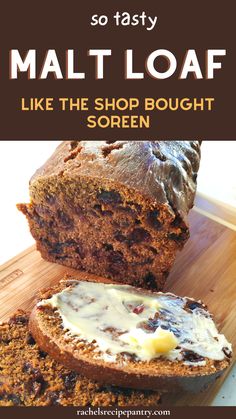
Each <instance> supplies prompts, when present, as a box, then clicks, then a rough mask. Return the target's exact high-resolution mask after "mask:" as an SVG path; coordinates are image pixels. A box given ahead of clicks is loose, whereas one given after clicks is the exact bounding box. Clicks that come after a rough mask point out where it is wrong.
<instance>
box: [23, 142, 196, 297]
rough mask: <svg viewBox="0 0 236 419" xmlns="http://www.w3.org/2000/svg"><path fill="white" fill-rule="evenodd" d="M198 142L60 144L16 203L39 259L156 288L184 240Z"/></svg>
mask: <svg viewBox="0 0 236 419" xmlns="http://www.w3.org/2000/svg"><path fill="white" fill-rule="evenodd" d="M199 158H200V142H198V141H114V142H112V143H110V142H109V141H72V142H71V141H65V142H63V143H62V144H61V145H60V146H59V147H58V148H57V150H56V151H55V153H54V154H53V155H52V157H51V158H50V159H49V160H48V161H47V162H46V163H45V165H44V166H43V167H41V168H40V169H39V170H38V171H37V172H36V173H35V175H34V176H33V178H32V179H31V181H30V199H31V201H30V203H29V204H19V205H18V208H19V209H20V210H21V211H22V212H23V213H24V214H25V215H26V217H27V219H28V221H29V226H30V230H31V233H32V235H33V237H34V238H35V240H36V242H37V248H38V250H39V251H40V252H41V255H42V257H43V258H45V259H47V260H49V261H52V262H58V263H61V264H63V265H66V266H69V267H72V268H77V269H83V270H85V271H87V272H91V273H96V274H97V275H100V276H103V277H106V278H111V279H113V280H115V281H124V282H125V283H129V284H131V285H135V286H141V287H145V288H150V289H151V288H153V289H159V290H161V289H162V288H163V285H164V282H165V279H166V278H167V276H168V273H169V271H170V269H171V266H172V264H173V262H174V260H175V256H176V252H177V250H178V249H181V248H182V247H183V245H184V243H185V242H186V240H187V239H188V237H189V229H188V221H187V214H188V212H189V209H190V208H191V207H192V206H193V200H194V195H195V190H196V178H197V172H198V168H199Z"/></svg>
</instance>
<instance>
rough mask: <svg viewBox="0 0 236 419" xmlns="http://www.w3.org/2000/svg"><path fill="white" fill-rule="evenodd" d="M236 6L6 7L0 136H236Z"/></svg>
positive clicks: (0, 35) (0, 37) (0, 39)
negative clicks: (235, 10) (235, 9)
mask: <svg viewBox="0 0 236 419" xmlns="http://www.w3.org/2000/svg"><path fill="white" fill-rule="evenodd" d="M233 9H234V2H232V1H225V2H223V3H221V2H215V1H210V0H209V1H207V2H206V1H200V0H199V1H198V2H189V1H187V0H186V1H184V0H182V1H178V2H174V1H165V2H157V1H149V2H146V1H135V2H127V1H122V0H121V1H112V2H111V1H108V0H107V1H105V0H100V1H98V2H94V1H86V2H78V1H67V2H58V1H50V2H49V1H40V2H32V1H31V2H29V1H22V2H14V3H7V2H5V5H3V4H2V5H1V25H0V43H1V60H0V89H1V90H0V91H1V101H0V111H1V128H0V139H32V140H33V139H67V138H70V139H73V138H82V139H107V138H108V139H127V138H129V139H145V138H149V139H172V138H173V139H179V138H180V139H195V138H203V139H235V138H236V128H235V104H234V102H235V100H234V86H235V34H234V27H235V22H234V20H235V12H234V10H233Z"/></svg>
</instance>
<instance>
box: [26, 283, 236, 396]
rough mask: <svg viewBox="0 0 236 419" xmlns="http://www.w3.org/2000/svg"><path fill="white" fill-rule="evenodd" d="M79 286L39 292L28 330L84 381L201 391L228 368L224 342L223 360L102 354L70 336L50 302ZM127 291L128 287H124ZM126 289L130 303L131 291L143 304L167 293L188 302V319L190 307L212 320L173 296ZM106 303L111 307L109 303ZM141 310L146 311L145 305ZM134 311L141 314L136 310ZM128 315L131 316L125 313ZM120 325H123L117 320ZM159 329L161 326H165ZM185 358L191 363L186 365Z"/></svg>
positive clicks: (192, 304)
mask: <svg viewBox="0 0 236 419" xmlns="http://www.w3.org/2000/svg"><path fill="white" fill-rule="evenodd" d="M89 282H90V281H88V283H89ZM78 284H82V282H80V281H79V282H78V281H61V283H60V284H59V285H57V286H56V287H54V288H51V289H48V290H46V291H45V292H42V294H41V296H40V300H39V302H38V304H37V305H36V306H35V307H34V309H33V311H32V313H31V316H30V321H29V328H30V330H31V333H32V335H33V336H34V338H35V340H36V341H37V343H38V345H39V346H40V347H41V348H42V349H43V350H44V351H46V352H48V353H49V354H50V355H51V357H52V358H54V359H56V360H57V361H59V362H61V363H62V364H63V365H65V366H66V367H67V368H70V369H71V370H74V371H77V372H79V373H81V374H83V375H84V376H86V377H88V378H92V379H94V380H98V381H99V382H101V383H106V384H111V385H117V386H121V387H127V388H134V389H146V390H160V391H182V390H184V391H191V392H199V391H201V390H204V389H205V388H206V387H208V385H209V384H210V383H211V382H213V381H214V380H215V379H216V378H218V377H219V376H220V375H221V374H222V373H223V372H224V370H225V369H226V368H227V366H228V365H229V362H230V356H231V352H230V348H231V347H230V344H228V347H225V348H223V352H224V354H223V357H222V359H214V357H213V359H211V358H210V357H202V356H201V357H199V356H198V354H196V353H194V352H193V351H190V350H188V351H186V352H187V354H186V356H187V358H185V359H180V360H178V359H174V360H171V359H170V357H169V359H168V357H166V356H165V355H163V354H162V355H161V356H158V357H154V358H153V359H151V360H149V361H147V360H141V359H138V357H137V354H132V353H131V352H132V351H130V352H129V353H116V356H115V357H114V356H113V357H112V356H111V355H112V354H111V352H110V350H108V351H107V350H106V351H105V352H103V351H102V350H101V347H99V346H98V344H97V342H96V340H95V339H94V340H93V341H90V342H89V341H88V340H86V339H85V338H84V336H83V335H76V334H75V333H71V331H70V330H69V329H68V328H67V327H65V325H64V324H63V318H62V314H61V313H60V311H59V310H58V309H57V308H56V307H52V305H51V304H50V301H51V298H52V297H53V296H58V295H59V294H60V293H61V292H63V291H65V290H67V292H68V291H69V290H71V289H73V287H76V286H77V285H78ZM103 285H104V284H103ZM110 287H112V285H110ZM122 287H123V286H119V289H122ZM128 288H129V287H128ZM126 290H127V287H125V291H126ZM128 291H129V292H131V295H132V301H133V300H135V298H136V297H135V298H133V294H132V293H135V292H137V293H138V294H137V295H140V298H143V299H144V300H145V304H147V305H148V304H149V303H146V302H147V301H148V299H149V298H152V299H154V300H155V299H157V300H158V298H159V297H160V296H161V297H162V296H165V295H168V296H169V298H170V300H171V299H172V301H174V302H175V301H177V299H179V300H180V301H182V303H183V301H184V303H185V304H186V301H187V302H188V304H187V307H186V310H187V311H188V310H190V312H189V313H188V316H192V312H191V309H189V306H190V307H192V308H193V307H195V309H196V308H197V310H200V311H201V310H203V311H204V312H205V313H206V315H207V316H209V318H210V319H212V317H211V316H210V314H209V313H208V312H207V310H206V307H205V306H204V305H203V304H202V303H200V302H194V301H193V300H191V299H188V298H185V300H184V299H182V298H181V297H177V296H174V295H173V294H162V293H152V292H145V291H143V290H140V289H134V288H133V287H131V288H130V289H129V290H128ZM60 295H61V294H60ZM87 297H89V296H87ZM78 301H79V300H78ZM110 303H111V304H112V303H113V301H112V299H111V301H110ZM126 303H127V301H126V302H125V304H126ZM182 303H181V304H182ZM145 304H144V306H145ZM152 304H153V302H152ZM126 305H127V304H126ZM138 307H139V306H138ZM145 309H149V308H147V307H145ZM135 310H136V308H135V309H134V313H135ZM137 310H139V311H140V308H138V309H137ZM137 310H136V311H137ZM157 311H158V310H157ZM200 311H199V312H200ZM135 314H139V313H135ZM127 315H129V313H128V312H127ZM131 316H132V318H133V317H135V315H134V314H133V313H132V314H131ZM64 320H65V319H64ZM121 323H122V321H120V324H121ZM162 327H164V326H163V323H162ZM214 327H215V326H214ZM149 332H150V331H149ZM217 333H218V332H217ZM150 336H152V335H150V334H149V336H148V338H149V337H150ZM218 336H220V339H224V340H223V342H224V341H226V340H225V338H224V336H223V335H218ZM217 339H218V338H217ZM90 340H91V339H90ZM226 342H227V341H226ZM177 345H178V343H177ZM177 348H178V346H177ZM104 354H105V355H104ZM186 359H188V360H189V362H186ZM202 360H204V362H203V361H202Z"/></svg>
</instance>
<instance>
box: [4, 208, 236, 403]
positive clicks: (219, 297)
mask: <svg viewBox="0 0 236 419" xmlns="http://www.w3.org/2000/svg"><path fill="white" fill-rule="evenodd" d="M190 229H191V238H190V240H189V241H188V243H187V244H186V246H185V248H184V250H183V251H182V252H180V253H179V255H178V257H177V260H176V263H175V265H174V268H173V270H172V273H171V275H170V277H169V279H168V281H167V286H166V289H165V291H171V292H174V293H176V294H179V295H181V296H185V295H187V296H189V297H193V298H195V299H202V300H203V301H204V302H205V303H206V304H207V305H208V308H209V310H210V311H211V312H212V313H213V314H214V315H215V319H216V322H217V324H218V326H219V328H220V329H221V330H222V332H223V333H225V335H226V336H227V338H228V339H229V340H230V341H231V342H232V343H233V345H234V346H235V345H236V333H235V330H236V232H235V231H233V230H230V229H229V228H227V227H225V226H223V225H222V224H219V223H216V222H215V221H212V220H210V219H209V218H207V217H205V216H203V215H200V214H199V213H197V212H196V211H194V210H193V211H192V212H191V214H190ZM65 273H69V274H74V275H75V276H76V277H77V278H78V279H83V278H84V277H86V273H83V272H79V271H75V270H73V269H69V268H66V267H63V266H60V265H56V264H53V263H49V262H46V261H44V260H43V259H41V257H40V254H39V253H38V252H37V251H36V250H35V247H34V246H33V247H31V248H29V249H27V250H25V251H24V252H23V253H21V254H19V255H17V256H15V257H14V258H13V259H12V260H10V261H9V262H7V263H5V264H4V265H3V266H2V267H1V269H0V302H1V304H0V320H5V319H7V318H8V317H9V315H10V314H11V313H13V312H14V311H15V310H16V309H17V308H23V309H26V310H29V309H30V308H31V307H32V304H33V300H34V297H35V294H36V292H37V291H38V290H39V289H40V288H43V287H48V286H51V285H53V284H55V283H56V282H57V281H58V280H60V279H61V278H62V277H63V276H64V274H65ZM234 360H235V355H234V359H233V361H234ZM228 372H229V370H228V371H227V373H228ZM227 373H226V374H225V375H224V376H223V377H222V378H221V379H220V380H218V382H216V384H215V385H213V386H212V387H211V388H210V389H209V390H208V391H206V392H205V393H201V394H200V395H191V394H181V395H165V396H163V403H165V404H169V405H174V406H180V405H185V406H194V405H196V406H207V405H210V403H211V401H212V400H213V398H214V396H215V395H216V394H217V392H218V390H219V388H220V386H221V385H222V382H223V381H224V379H225V377H226V375H227Z"/></svg>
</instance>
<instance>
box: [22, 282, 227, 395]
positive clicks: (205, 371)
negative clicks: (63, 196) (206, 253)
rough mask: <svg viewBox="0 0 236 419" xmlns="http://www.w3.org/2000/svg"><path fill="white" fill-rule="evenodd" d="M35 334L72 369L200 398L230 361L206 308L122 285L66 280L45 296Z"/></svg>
mask: <svg viewBox="0 0 236 419" xmlns="http://www.w3.org/2000/svg"><path fill="white" fill-rule="evenodd" d="M29 328H30V330H31V333H32V335H33V336H34V338H35V340H36V341H37V343H38V345H39V346H40V347H41V348H42V349H43V350H44V351H46V352H48V353H49V354H50V355H51V356H52V358H55V359H56V360H58V361H60V362H61V363H62V364H64V365H65V366H66V367H68V368H70V369H71V370H74V371H78V372H80V373H82V374H83V375H85V376H86V377H89V378H93V379H95V380H98V381H100V382H102V383H107V384H111V385H118V386H121V387H128V388H136V389H146V390H147V389H149V390H150V389H151V390H160V391H181V390H187V391H191V392H198V391H200V390H203V389H205V388H206V387H207V386H208V385H209V384H210V383H211V382H213V381H214V380H215V379H216V378H218V377H219V376H220V375H221V374H222V373H223V371H224V370H225V369H226V368H227V366H228V365H229V361H230V357H231V345H230V344H229V343H228V342H227V340H226V338H225V337H224V336H223V335H221V334H219V333H218V331H217V329H216V327H215V324H214V322H213V320H212V316H211V315H210V314H209V312H208V311H207V308H206V306H204V305H203V304H202V303H201V302H199V301H198V302H197V301H194V300H192V299H189V298H187V297H184V298H181V297H177V296H175V295H173V294H170V293H167V294H163V293H156V292H151V291H144V290H142V289H137V288H134V287H131V286H125V285H119V284H117V285H115V284H104V283H98V282H91V281H88V282H86V281H77V280H74V281H73V280H64V281H61V282H60V283H59V284H58V285H57V286H55V287H54V288H50V289H47V290H45V291H42V293H41V295H40V298H39V301H38V303H37V304H36V306H35V307H34V309H33V311H32V313H31V316H30V322H29Z"/></svg>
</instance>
